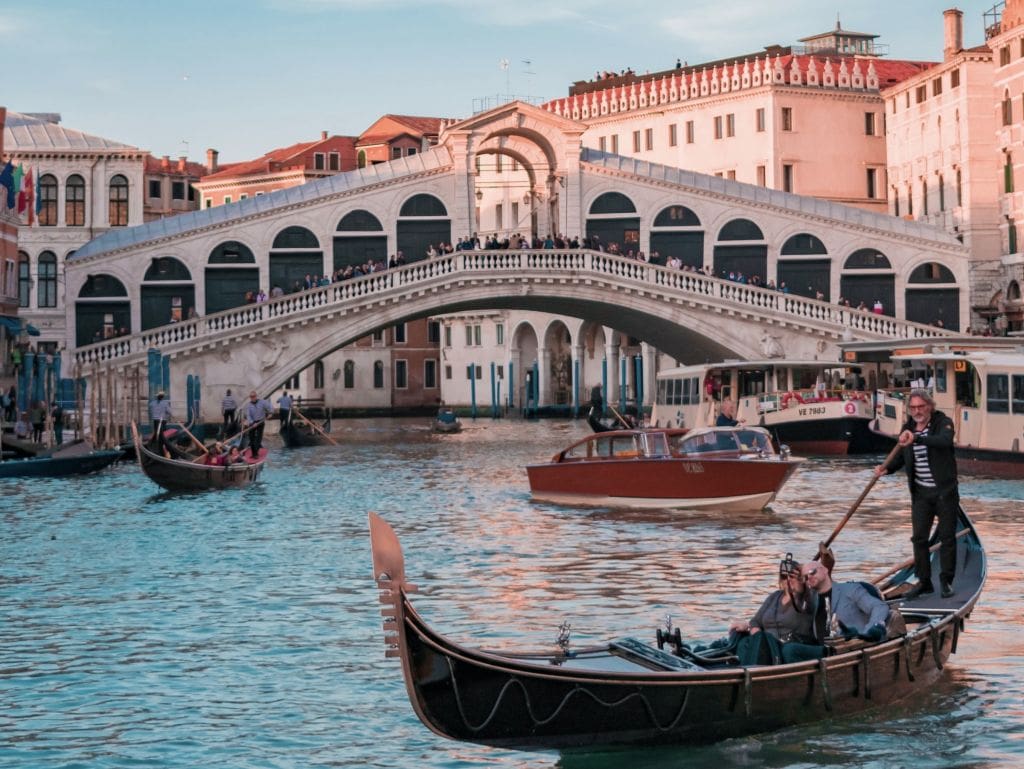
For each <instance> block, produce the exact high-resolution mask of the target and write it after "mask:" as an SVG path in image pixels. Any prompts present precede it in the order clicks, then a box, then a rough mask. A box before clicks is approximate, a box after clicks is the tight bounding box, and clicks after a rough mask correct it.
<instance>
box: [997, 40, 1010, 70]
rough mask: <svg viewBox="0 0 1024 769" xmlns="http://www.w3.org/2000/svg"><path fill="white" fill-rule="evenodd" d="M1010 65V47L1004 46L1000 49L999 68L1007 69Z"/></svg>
mask: <svg viewBox="0 0 1024 769" xmlns="http://www.w3.org/2000/svg"><path fill="white" fill-rule="evenodd" d="M1009 63H1010V46H1008V45H1004V46H1003V47H1002V48H1000V49H999V66H1000V67H1005V66H1006V65H1007V64H1009Z"/></svg>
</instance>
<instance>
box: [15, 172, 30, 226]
mask: <svg viewBox="0 0 1024 769" xmlns="http://www.w3.org/2000/svg"><path fill="white" fill-rule="evenodd" d="M26 212H27V213H28V214H29V216H30V217H31V215H32V169H31V168H30V169H28V171H26V172H25V176H24V177H23V178H22V180H21V192H19V193H18V215H19V216H20V215H22V214H24V213H26ZM31 223H32V222H31V221H30V222H29V224H31Z"/></svg>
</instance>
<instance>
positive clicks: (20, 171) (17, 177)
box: [7, 163, 25, 208]
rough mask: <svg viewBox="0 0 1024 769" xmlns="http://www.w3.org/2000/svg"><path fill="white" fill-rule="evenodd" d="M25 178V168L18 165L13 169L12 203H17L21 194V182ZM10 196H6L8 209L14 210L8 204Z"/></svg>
mask: <svg viewBox="0 0 1024 769" xmlns="http://www.w3.org/2000/svg"><path fill="white" fill-rule="evenodd" d="M24 176H25V166H24V165H22V164H21V163H18V167H17V168H15V169H14V202H15V203H17V202H18V196H19V195H20V194H21V180H22V177H24ZM10 200H11V196H10V195H8V196H7V201H8V205H7V207H8V208H14V206H13V205H11V203H10Z"/></svg>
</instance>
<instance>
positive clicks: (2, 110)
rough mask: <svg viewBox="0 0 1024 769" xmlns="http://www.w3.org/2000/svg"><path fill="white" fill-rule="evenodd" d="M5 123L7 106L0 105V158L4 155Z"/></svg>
mask: <svg viewBox="0 0 1024 769" xmlns="http://www.w3.org/2000/svg"><path fill="white" fill-rule="evenodd" d="M6 123H7V107H0V158H2V157H3V156H4V125H5V124H6Z"/></svg>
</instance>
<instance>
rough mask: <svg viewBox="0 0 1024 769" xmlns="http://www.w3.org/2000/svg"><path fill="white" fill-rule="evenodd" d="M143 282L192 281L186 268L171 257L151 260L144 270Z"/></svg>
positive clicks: (159, 257) (190, 274)
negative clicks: (147, 267)
mask: <svg viewBox="0 0 1024 769" xmlns="http://www.w3.org/2000/svg"><path fill="white" fill-rule="evenodd" d="M142 279H143V280H144V281H147V282H149V281H159V280H192V273H190V272H189V270H188V267H186V266H185V265H184V264H182V263H181V262H180V261H178V260H177V259H175V258H174V257H173V256H158V257H156V258H154V259H153V261H152V263H151V264H150V265H149V269H147V270H146V274H145V276H144V277H143V278H142Z"/></svg>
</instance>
